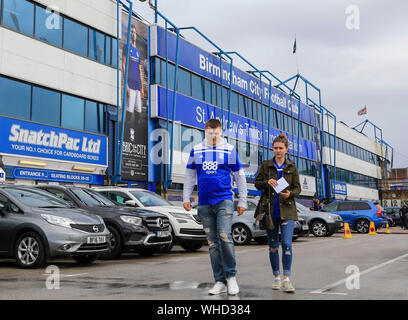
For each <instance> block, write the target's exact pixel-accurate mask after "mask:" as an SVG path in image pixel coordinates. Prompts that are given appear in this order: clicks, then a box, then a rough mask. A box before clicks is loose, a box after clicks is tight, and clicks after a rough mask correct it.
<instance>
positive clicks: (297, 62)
mask: <svg viewBox="0 0 408 320" xmlns="http://www.w3.org/2000/svg"><path fill="white" fill-rule="evenodd" d="M295 43H296V33H295ZM295 54H296V68H297V74H300V73H299V60H298V49H297V43H296V52H295Z"/></svg>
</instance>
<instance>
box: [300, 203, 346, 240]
mask: <svg viewBox="0 0 408 320" xmlns="http://www.w3.org/2000/svg"><path fill="white" fill-rule="evenodd" d="M296 208H297V210H298V216H299V217H301V218H303V219H305V220H306V223H307V225H308V226H309V229H310V232H311V233H312V234H313V235H314V236H315V237H327V236H331V235H333V233H335V232H336V231H338V230H340V229H342V228H343V218H342V217H340V216H339V215H338V214H334V213H328V212H323V211H313V210H310V209H309V208H307V207H305V206H304V205H302V204H300V203H299V202H296Z"/></svg>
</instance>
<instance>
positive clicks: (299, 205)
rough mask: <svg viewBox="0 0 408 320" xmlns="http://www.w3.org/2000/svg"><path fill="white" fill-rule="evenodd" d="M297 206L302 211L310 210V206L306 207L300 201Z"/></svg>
mask: <svg viewBox="0 0 408 320" xmlns="http://www.w3.org/2000/svg"><path fill="white" fill-rule="evenodd" d="M296 208H298V209H299V210H300V211H305V210H309V209H308V208H306V207H305V206H304V205H303V204H300V203H299V202H296Z"/></svg>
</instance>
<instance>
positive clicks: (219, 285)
mask: <svg viewBox="0 0 408 320" xmlns="http://www.w3.org/2000/svg"><path fill="white" fill-rule="evenodd" d="M224 292H227V287H226V286H225V284H224V283H223V282H221V281H217V282H216V283H215V284H214V286H213V287H212V288H211V289H210V290H208V294H209V295H216V294H220V293H224Z"/></svg>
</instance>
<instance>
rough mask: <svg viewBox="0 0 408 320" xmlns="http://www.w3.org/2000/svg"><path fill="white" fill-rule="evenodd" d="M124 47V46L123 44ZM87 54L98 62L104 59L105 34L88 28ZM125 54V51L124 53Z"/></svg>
mask: <svg viewBox="0 0 408 320" xmlns="http://www.w3.org/2000/svg"><path fill="white" fill-rule="evenodd" d="M125 47H126V46H125ZM88 56H89V58H91V59H94V60H96V61H99V62H102V63H103V62H104V61H105V35H104V34H102V33H100V32H98V31H96V30H91V29H90V30H89V52H88ZM124 56H126V52H125V53H124Z"/></svg>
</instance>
